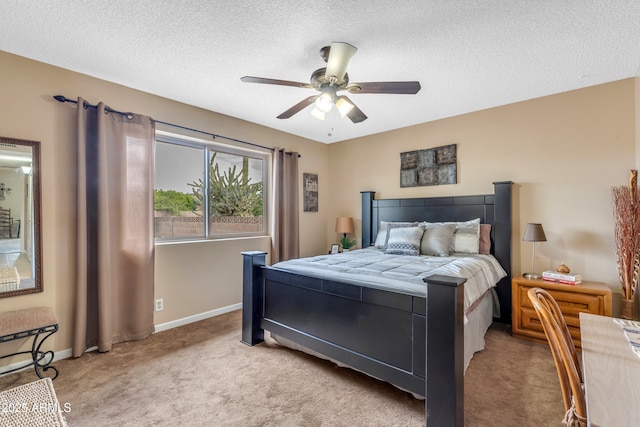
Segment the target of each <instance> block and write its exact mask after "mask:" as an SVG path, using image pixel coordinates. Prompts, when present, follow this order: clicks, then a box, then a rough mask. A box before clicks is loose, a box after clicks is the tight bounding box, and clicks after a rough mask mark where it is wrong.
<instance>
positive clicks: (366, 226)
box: [360, 191, 376, 248]
mask: <svg viewBox="0 0 640 427" xmlns="http://www.w3.org/2000/svg"><path fill="white" fill-rule="evenodd" d="M360 194H362V247H363V248H368V247H369V246H371V245H372V244H373V242H372V241H371V240H372V238H371V237H372V233H373V218H372V209H373V196H374V195H375V194H376V192H375V191H361V192H360Z"/></svg>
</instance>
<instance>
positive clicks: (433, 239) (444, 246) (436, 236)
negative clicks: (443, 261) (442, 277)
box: [420, 223, 456, 256]
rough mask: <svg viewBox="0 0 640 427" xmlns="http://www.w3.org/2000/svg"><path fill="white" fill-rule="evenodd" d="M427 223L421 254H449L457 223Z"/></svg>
mask: <svg viewBox="0 0 640 427" xmlns="http://www.w3.org/2000/svg"><path fill="white" fill-rule="evenodd" d="M421 224H425V226H426V228H425V230H424V234H423V235H422V241H421V242H420V254H421V255H429V256H449V250H450V248H451V245H452V243H453V233H454V232H455V231H456V225H455V224H433V223H421Z"/></svg>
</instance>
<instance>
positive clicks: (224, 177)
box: [154, 133, 268, 240]
mask: <svg viewBox="0 0 640 427" xmlns="http://www.w3.org/2000/svg"><path fill="white" fill-rule="evenodd" d="M267 158H268V155H267V154H266V153H261V152H255V151H251V150H243V149H239V148H236V147H231V146H224V145H222V144H212V143H207V142H205V141H200V140H195V139H191V138H186V137H185V138H178V137H173V136H168V135H165V134H164V133H158V134H157V135H156V162H155V163H156V166H155V185H154V211H155V237H156V239H160V240H162V239H188V238H205V237H231V236H234V237H236V236H249V235H263V234H265V228H266V221H265V215H264V212H266V200H267V199H266V194H265V191H264V188H265V183H266V172H267V162H266V160H267Z"/></svg>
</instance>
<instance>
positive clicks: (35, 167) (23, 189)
mask: <svg viewBox="0 0 640 427" xmlns="http://www.w3.org/2000/svg"><path fill="white" fill-rule="evenodd" d="M39 159H40V143H39V142H37V141H26V140H21V139H13V138H3V137H0V297H7V296H14V295H22V294H27V293H33V292H41V291H42V278H41V277H40V276H41V268H40V266H41V263H40V254H41V251H40V188H39V187H40V182H39Z"/></svg>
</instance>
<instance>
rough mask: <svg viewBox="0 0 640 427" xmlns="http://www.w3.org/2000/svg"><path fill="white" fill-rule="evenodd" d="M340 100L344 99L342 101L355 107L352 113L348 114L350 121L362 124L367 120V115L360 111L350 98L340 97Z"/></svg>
mask: <svg viewBox="0 0 640 427" xmlns="http://www.w3.org/2000/svg"><path fill="white" fill-rule="evenodd" d="M339 98H342V99H344V100H346V101H348V102H349V103H350V104H351V105H353V108H352V109H351V111H349V112H348V113H347V117H349V119H350V120H351V121H352V122H353V123H360V122H363V121H365V120H367V115H366V114H364V113H363V112H362V110H361V109H359V108H358V106H357V105H356V104H354V102H353V101H352V100H350V99H349V98H347V97H346V96H344V95H342V96H340V97H339Z"/></svg>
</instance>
